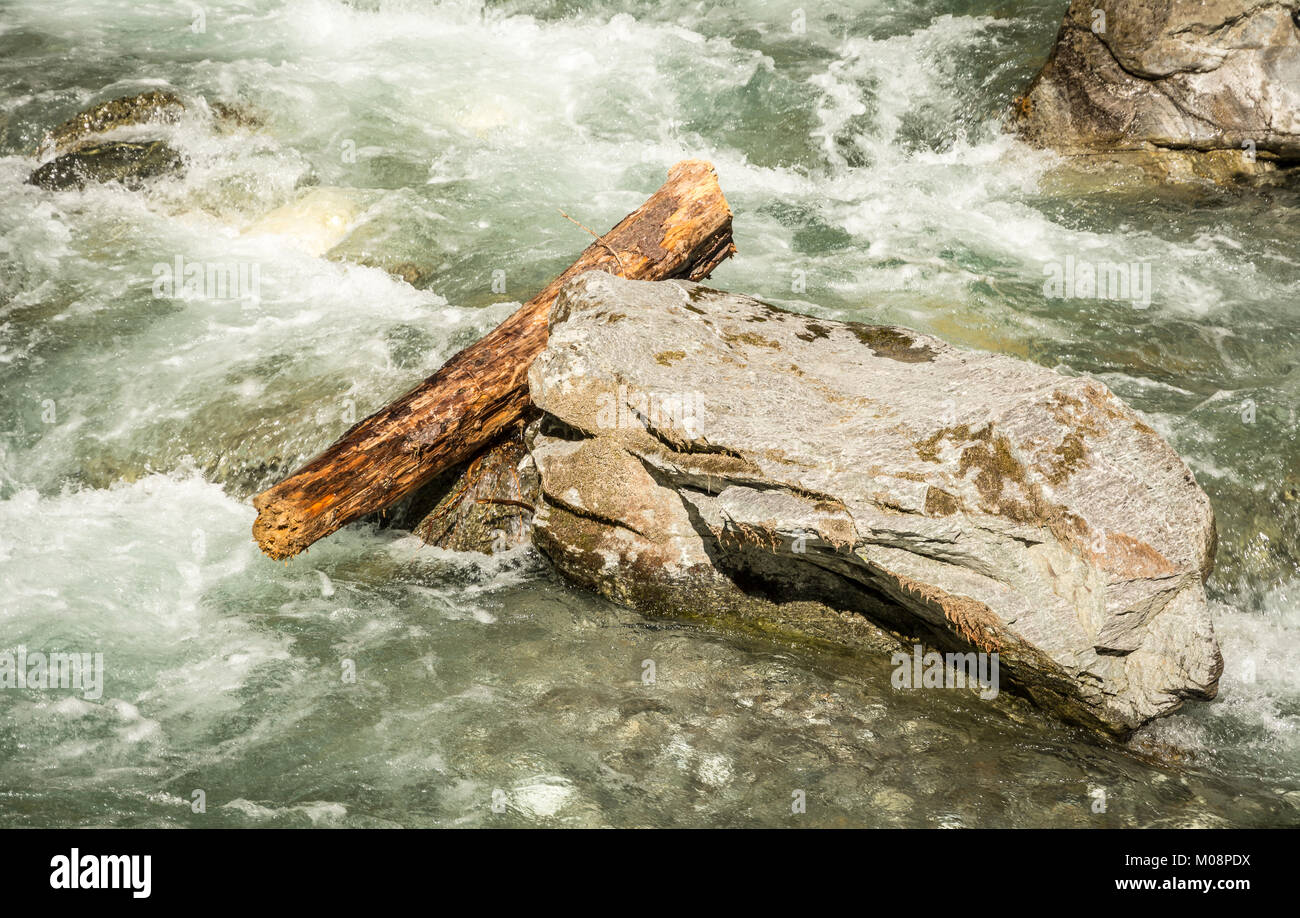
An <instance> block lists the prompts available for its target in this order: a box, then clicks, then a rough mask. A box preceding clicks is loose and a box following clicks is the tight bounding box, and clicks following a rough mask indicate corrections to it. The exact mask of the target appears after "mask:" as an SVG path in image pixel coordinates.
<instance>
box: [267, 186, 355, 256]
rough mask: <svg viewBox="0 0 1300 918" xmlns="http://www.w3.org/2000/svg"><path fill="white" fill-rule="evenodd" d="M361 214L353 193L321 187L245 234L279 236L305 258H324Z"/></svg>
mask: <svg viewBox="0 0 1300 918" xmlns="http://www.w3.org/2000/svg"><path fill="white" fill-rule="evenodd" d="M361 211H362V204H361V201H360V200H359V197H358V195H357V193H356V192H354V191H351V190H349V189H347V188H335V187H330V186H320V187H316V188H312V189H310V190H309V191H307V192H306V193H305V194H303V196H302V197H300V198H298V199H297V200H296V201H292V202H290V203H288V204H285V205H284V206H282V207H277V208H276V209H275V210H272V211H270V212H269V213H265V214H263V215H262V216H261V217H259V218H258V219H257V220H255V221H254V222H253V223H251V224H249V225H248V226H247V227H245V228H244V234H245V235H250V236H278V237H280V238H281V239H284V240H285V241H287V242H289V243H290V244H291V245H293V246H295V247H297V248H299V249H301V250H302V251H304V252H306V253H307V254H308V255H323V254H325V253H326V252H328V251H329V250H330V249H331V248H333V247H334V246H335V245H337V244H338V243H339V242H340V241H341V240H342V239H343V238H344V237H345V236H347V234H348V232H349V231H350V230H351V229H352V225H353V223H354V222H355V220H356V219H357V215H358V214H360V213H361Z"/></svg>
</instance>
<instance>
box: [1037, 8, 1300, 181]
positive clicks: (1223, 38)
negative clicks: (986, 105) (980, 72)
mask: <svg viewBox="0 0 1300 918" xmlns="http://www.w3.org/2000/svg"><path fill="white" fill-rule="evenodd" d="M1296 19H1297V17H1296V14H1295V13H1294V11H1293V10H1291V9H1289V8H1288V7H1287V6H1286V5H1283V4H1278V3H1272V2H1267V0H1207V2H1202V3H1190V2H1179V0H1160V2H1154V3H1151V2H1138V0H1086V2H1084V0H1073V2H1071V4H1070V7H1069V9H1068V11H1067V12H1066V15H1065V22H1064V24H1063V25H1062V27H1061V31H1060V34H1059V35H1058V36H1057V39H1056V46H1055V48H1054V49H1053V51H1052V54H1051V57H1050V58H1049V59H1048V61H1047V64H1046V65H1045V66H1044V67H1043V69H1042V72H1041V73H1039V74H1038V76H1037V77H1036V78H1035V79H1034V82H1033V83H1032V84H1031V86H1030V88H1029V90H1028V92H1027V93H1026V94H1025V95H1024V96H1023V97H1022V98H1021V99H1020V100H1018V102H1017V104H1016V108H1015V111H1014V121H1015V123H1016V125H1017V127H1018V129H1019V130H1020V132H1021V133H1022V134H1023V135H1024V136H1025V137H1026V138H1027V139H1028V140H1030V141H1031V142H1033V143H1036V144H1038V145H1040V146H1046V147H1053V148H1055V149H1058V150H1060V151H1061V152H1064V153H1067V154H1090V155H1093V156H1096V155H1099V154H1100V155H1102V156H1103V157H1104V158H1109V159H1114V160H1118V161H1120V162H1128V163H1132V164H1135V165H1138V166H1141V167H1143V168H1145V169H1147V170H1148V171H1155V172H1158V173H1161V174H1164V175H1168V176H1170V177H1174V178H1179V177H1189V178H1190V177H1204V178H1211V179H1215V180H1223V179H1225V178H1231V177H1233V176H1237V175H1246V174H1256V173H1259V172H1261V171H1267V170H1271V169H1274V168H1276V167H1277V166H1279V165H1284V166H1291V165H1295V164H1297V163H1300V24H1298V23H1297V21H1296Z"/></svg>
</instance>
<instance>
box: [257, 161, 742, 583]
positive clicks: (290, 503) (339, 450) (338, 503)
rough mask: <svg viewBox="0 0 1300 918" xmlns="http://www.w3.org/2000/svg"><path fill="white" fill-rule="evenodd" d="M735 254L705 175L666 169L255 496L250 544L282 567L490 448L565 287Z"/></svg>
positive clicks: (702, 170)
mask: <svg viewBox="0 0 1300 918" xmlns="http://www.w3.org/2000/svg"><path fill="white" fill-rule="evenodd" d="M734 251H735V246H734V245H732V241H731V208H730V207H728V206H727V201H726V198H724V197H723V195H722V189H721V188H720V187H719V186H718V179H717V175H716V173H715V172H714V170H713V166H711V165H710V164H709V163H707V162H703V161H700V160H687V161H684V162H680V163H678V164H677V165H675V166H673V168H672V169H671V170H670V171H669V173H668V181H667V182H665V183H664V185H663V187H662V188H660V189H659V190H658V191H656V192H655V193H654V194H653V195H651V196H650V198H649V199H648V200H647V201H646V202H645V203H644V204H643V205H641V207H640V208H639V209H638V210H636V211H634V212H633V213H631V214H629V215H628V216H626V217H624V218H623V220H622V222H620V223H619V224H618V226H616V227H614V228H613V229H612V230H610V231H609V232H608V233H606V234H605V235H604V236H603V237H601V238H600V239H599V240H598V241H596V242H594V243H593V244H592V245H590V246H588V247H587V248H586V250H585V251H583V253H582V255H581V256H580V257H579V258H578V260H577V261H575V262H574V263H573V264H572V265H571V266H570V267H569V268H568V270H566V271H565V272H564V273H563V274H561V275H560V276H559V277H557V278H556V279H555V280H553V281H551V283H550V284H549V285H548V286H547V287H546V289H544V290H543V291H542V292H541V293H539V294H538V295H537V296H535V297H534V298H533V299H531V300H529V301H528V302H527V303H525V304H524V305H523V306H522V307H521V308H520V309H519V310H518V311H516V312H515V313H514V314H513V315H512V316H510V318H508V319H506V320H505V321H504V322H502V323H501V324H500V325H498V326H497V327H496V329H495V330H493V331H492V332H491V333H490V334H488V335H487V336H486V337H484V338H482V339H481V340H479V341H478V342H476V343H474V344H472V345H470V346H469V347H467V348H465V349H464V350H463V351H461V352H459V353H458V354H456V355H455V356H453V357H452V358H451V359H450V360H449V361H447V363H446V364H444V365H443V367H442V368H441V369H440V370H438V372H436V373H434V374H433V375H432V376H430V377H429V378H428V379H426V380H425V381H424V382H422V383H420V384H419V385H418V386H416V387H415V388H414V389H412V390H411V391H410V392H408V393H406V394H405V395H403V396H402V397H401V398H399V399H397V401H395V402H392V403H391V404H389V405H388V406H387V407H385V408H382V409H380V410H379V411H377V412H375V413H374V414H372V415H371V416H370V417H368V418H366V419H365V420H363V421H361V422H360V423H358V424H356V425H354V426H353V427H352V428H351V429H350V430H348V431H347V433H345V434H344V435H343V436H342V437H341V438H340V439H339V440H337V441H336V442H335V443H334V445H332V446H331V447H329V449H327V450H325V452H323V453H321V454H320V455H319V456H317V457H316V458H315V459H313V460H311V461H310V462H308V463H307V464H306V465H305V466H303V467H302V468H301V469H299V470H298V471H297V472H295V473H294V474H293V475H291V476H290V477H288V478H286V479H285V480H284V481H282V482H280V483H279V484H277V485H276V486H275V487H273V488H271V489H270V490H267V491H264V492H263V493H261V494H259V495H258V496H257V497H255V498H254V499H253V505H254V506H255V507H256V508H257V511H258V513H257V519H256V521H254V523H253V536H254V538H256V539H257V544H258V545H259V546H260V547H261V549H262V551H264V552H266V554H268V555H270V556H271V557H272V558H276V559H280V558H291V557H293V556H294V555H296V554H298V553H299V552H301V551H302V550H303V549H305V548H307V547H308V546H309V545H311V544H312V543H313V542H315V541H317V540H318V539H321V538H323V537H325V536H327V535H329V534H330V533H332V532H335V531H337V530H338V529H340V528H341V527H343V526H345V525H347V524H348V523H350V522H352V521H353V520H356V519H359V518H360V517H363V516H366V515H367V514H370V513H374V512H375V511H378V510H382V509H384V508H386V507H389V506H391V505H392V504H394V503H395V502H396V501H398V500H400V499H401V498H402V497H403V496H404V495H406V494H408V493H409V492H410V491H412V490H413V489H415V488H417V487H419V486H420V485H422V484H424V483H425V482H427V481H429V480H431V479H432V478H433V477H434V476H436V475H437V474H439V473H440V472H442V471H444V470H445V469H447V468H449V467H451V466H453V465H455V464H456V463H458V462H463V461H465V460H466V459H469V458H471V457H473V456H474V455H476V454H477V453H478V452H480V451H481V450H482V449H483V448H485V447H487V446H489V445H490V444H491V443H492V442H493V441H494V440H495V439H496V438H497V437H498V436H499V435H500V434H501V433H502V432H503V431H505V430H506V429H507V428H508V427H509V426H510V425H511V424H513V423H514V422H515V421H516V420H518V418H519V417H520V416H521V415H522V413H523V411H524V409H525V408H526V407H527V405H528V368H529V366H530V365H531V364H532V362H533V358H534V357H535V356H536V355H537V354H538V353H539V352H540V351H541V350H542V348H543V347H545V345H546V328H547V318H548V317H549V315H550V311H551V304H552V303H553V302H554V301H555V296H556V294H557V293H558V292H559V290H560V287H562V286H563V285H564V283H565V282H566V281H568V280H569V279H570V278H573V277H577V276H578V275H579V274H582V273H584V272H586V271H591V270H603V271H607V272H609V273H611V274H618V275H620V276H623V277H628V278H634V279H640V280H662V279H666V278H688V279H691V280H700V279H702V278H704V277H707V276H708V275H709V273H710V272H712V271H713V269H714V268H716V267H717V266H718V265H719V264H721V263H722V261H723V260H725V259H726V258H727V257H728V256H730V255H731V253H732V252H734Z"/></svg>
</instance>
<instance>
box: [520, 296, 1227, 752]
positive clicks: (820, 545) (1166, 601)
mask: <svg viewBox="0 0 1300 918" xmlns="http://www.w3.org/2000/svg"><path fill="white" fill-rule="evenodd" d="M551 322H552V327H551V333H550V341H549V344H548V345H547V348H546V350H545V351H544V352H543V353H542V354H541V355H540V356H539V357H538V358H537V360H536V361H535V363H534V364H533V366H532V370H531V373H530V377H529V385H530V391H531V395H532V399H533V402H534V403H535V405H536V406H537V407H538V408H539V409H540V410H541V411H542V412H543V415H542V418H541V420H540V421H539V422H537V424H535V425H534V427H533V429H532V430H531V432H530V437H529V448H530V451H531V454H532V457H533V459H534V461H535V462H536V465H537V469H538V471H539V473H540V476H541V498H540V501H539V506H538V512H537V517H536V520H535V527H536V528H535V531H534V539H535V542H536V543H537V545H538V546H539V547H540V548H541V549H542V550H543V551H544V552H545V553H546V554H547V555H549V556H550V558H551V559H552V560H553V561H554V563H555V564H556V565H557V567H558V568H559V569H560V570H561V571H562V572H564V573H565V574H566V575H568V576H569V577H571V578H573V579H575V580H577V581H578V582H580V583H582V584H585V585H587V586H590V587H592V588H594V589H596V590H598V591H600V592H601V593H603V594H604V595H606V596H608V597H611V598H613V599H615V600H617V601H620V602H624V603H628V604H631V605H634V606H637V607H640V608H643V609H647V610H650V611H656V612H665V613H671V614H700V613H705V612H708V613H718V612H722V613H724V614H726V613H729V612H730V611H731V610H736V612H737V613H738V614H748V613H750V612H752V611H753V607H752V606H746V602H745V598H746V597H750V598H753V597H763V599H764V601H765V602H772V603H777V604H787V606H789V607H790V608H793V607H794V606H791V605H789V604H792V603H793V604H795V605H798V604H800V603H802V604H803V605H799V606H798V607H799V608H800V609H803V610H804V611H805V612H806V611H807V604H808V603H813V604H815V605H816V606H817V607H820V608H825V609H829V610H830V612H831V613H832V614H831V615H829V616H827V617H826V618H825V621H824V622H823V625H826V627H825V628H823V629H822V636H825V635H826V634H834V633H835V628H834V627H831V625H833V623H834V622H836V621H838V622H840V623H842V625H843V633H846V634H847V633H849V632H853V631H855V629H856V632H857V637H861V636H862V634H861V632H862V630H863V628H864V627H865V626H864V624H863V623H864V622H868V623H873V624H874V625H876V626H880V627H881V628H883V629H885V630H887V631H888V632H892V634H894V635H896V636H897V637H901V638H904V639H905V640H907V641H909V642H910V641H911V640H913V639H921V640H924V642H925V643H926V644H928V645H932V646H933V647H935V648H938V649H940V650H948V651H956V652H963V651H965V652H969V651H972V650H979V651H985V652H989V653H992V652H997V653H998V654H999V659H1000V672H1001V679H1002V681H1003V682H1004V683H1005V684H1009V685H1010V686H1012V687H1016V688H1019V689H1020V691H1021V693H1022V694H1027V695H1029V696H1030V697H1032V698H1033V699H1034V700H1035V701H1037V702H1038V704H1039V705H1041V706H1043V707H1046V708H1048V709H1050V710H1052V711H1054V712H1056V713H1057V714H1059V715H1061V716H1063V717H1066V718H1068V719H1070V720H1073V721H1076V722H1080V723H1083V724H1086V725H1088V726H1090V727H1093V728H1098V729H1101V730H1104V731H1107V732H1109V733H1112V734H1117V735H1125V734H1127V733H1128V732H1130V731H1132V730H1133V729H1135V728H1136V727H1138V726H1140V725H1141V724H1143V723H1145V722H1147V721H1149V720H1150V719H1152V718H1154V717H1158V716H1160V715H1163V714H1167V713H1169V712H1171V711H1173V710H1175V709H1177V708H1178V707H1179V706H1180V705H1181V704H1182V703H1183V701H1184V700H1185V699H1187V698H1210V697H1213V696H1214V694H1215V692H1216V690H1217V682H1218V678H1219V674H1220V672H1221V670H1222V661H1221V658H1220V656H1219V650H1218V646H1217V644H1216V642H1215V638H1214V632H1213V627H1212V625H1211V621H1210V615H1209V612H1208V610H1207V607H1206V601H1205V594H1204V590H1203V579H1204V578H1205V577H1206V576H1207V575H1208V573H1209V571H1210V568H1211V565H1212V563H1213V554H1214V545H1215V535H1214V517H1213V514H1212V512H1211V509H1210V504H1209V501H1208V500H1207V498H1206V496H1205V494H1204V493H1203V492H1202V491H1201V489H1200V488H1199V487H1197V485H1196V482H1195V480H1194V479H1193V477H1192V474H1191V472H1190V471H1189V470H1188V468H1187V466H1186V465H1185V464H1184V463H1183V462H1182V460H1181V459H1180V458H1179V457H1178V456H1177V455H1176V454H1175V453H1174V451H1173V450H1172V449H1171V448H1170V447H1169V445H1168V444H1167V443H1165V441H1164V440H1163V439H1161V438H1160V436H1159V435H1157V434H1156V433H1155V431H1153V430H1152V429H1151V428H1150V427H1149V426H1147V425H1146V424H1145V423H1143V421H1142V419H1141V418H1140V417H1139V416H1138V415H1137V414H1136V413H1134V412H1133V411H1132V410H1131V409H1129V408H1128V407H1126V406H1125V405H1124V404H1123V403H1121V402H1120V401H1119V400H1118V399H1117V398H1116V397H1115V396H1114V395H1113V394H1112V393H1111V392H1110V391H1109V390H1108V389H1107V388H1106V387H1105V386H1104V385H1102V384H1101V383H1099V382H1097V381H1095V380H1092V379H1088V378H1080V377H1066V376H1062V375H1060V374H1058V373H1055V372H1052V371H1050V370H1047V369H1044V368H1042V367H1038V366H1035V365H1032V364H1028V363H1024V362H1021V361H1019V360H1015V359H1011V358H1008V357H1003V356H998V355H992V354H983V353H976V352H970V351H963V350H959V349H957V348H954V347H951V346H949V345H947V344H945V343H944V342H942V341H940V340H938V339H935V338H931V337H928V336H926V335H921V334H918V333H916V332H913V331H910V330H908V329H904V328H894V327H888V326H873V325H862V324H857V323H841V322H833V321H828V320H823V319H814V318H809V317H806V316H803V315H798V314H794V313H789V312H785V311H782V310H780V309H777V308H775V307H772V306H769V305H766V304H764V303H761V302H759V301H757V300H753V299H750V298H747V297H743V296H734V295H729V294H725V293H721V292H718V291H714V290H710V289H708V288H706V287H702V286H699V285H697V284H692V283H689V282H685V281H666V282H662V283H647V282H635V281H626V280H620V279H616V278H614V277H612V276H609V275H606V274H602V273H589V274H585V275H583V276H582V277H579V278H577V279H575V280H574V281H572V282H571V283H570V284H569V285H567V286H566V287H565V289H564V290H563V291H562V293H561V294H560V297H559V299H558V300H557V302H556V305H555V308H554V310H553V312H552V317H551ZM777 607H780V606H779V605H778V606H777ZM859 643H860V642H859ZM1004 687H1005V686H1004Z"/></svg>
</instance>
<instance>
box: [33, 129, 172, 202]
mask: <svg viewBox="0 0 1300 918" xmlns="http://www.w3.org/2000/svg"><path fill="white" fill-rule="evenodd" d="M183 165H184V160H183V158H182V157H181V155H180V153H178V152H177V151H176V150H174V149H173V148H172V147H171V146H169V145H168V144H166V143H164V142H163V141H161V140H153V141H148V142H145V143H131V142H127V141H120V140H115V141H106V142H104V143H98V144H92V145H88V146H81V147H78V148H77V149H75V150H73V151H71V152H69V153H64V154H62V155H61V156H57V157H55V158H54V159H52V160H50V161H49V162H48V163H46V164H45V165H43V166H41V167H40V168H38V169H36V171H34V172H33V173H32V174H31V176H29V177H28V179H27V182H28V184H30V185H38V186H40V187H41V188H47V189H49V190H51V191H62V190H64V189H67V188H82V187H84V186H85V185H87V184H89V183H91V182H121V183H122V184H123V185H126V186H127V187H128V188H136V187H139V186H140V185H141V184H142V183H143V182H144V181H145V180H147V179H151V178H156V177H158V176H161V175H166V174H168V173H171V172H175V171H176V170H177V169H180V168H181V167H182V166H183Z"/></svg>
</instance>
